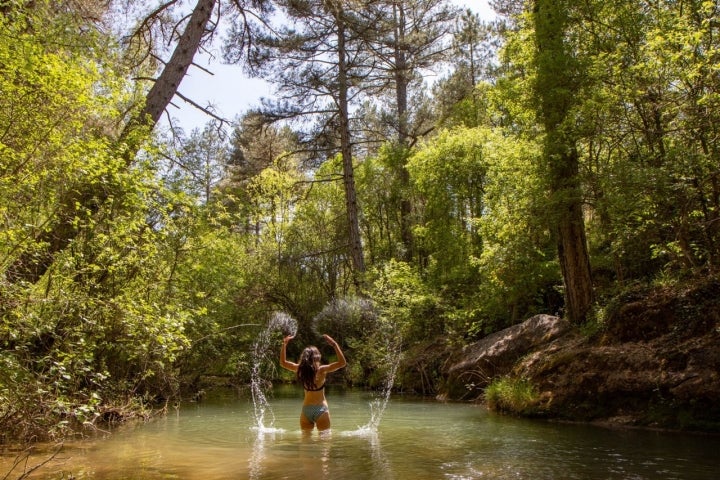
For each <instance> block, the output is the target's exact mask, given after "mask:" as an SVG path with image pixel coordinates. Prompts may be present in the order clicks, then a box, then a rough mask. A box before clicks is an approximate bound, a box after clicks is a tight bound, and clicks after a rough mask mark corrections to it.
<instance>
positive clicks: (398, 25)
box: [393, 2, 413, 261]
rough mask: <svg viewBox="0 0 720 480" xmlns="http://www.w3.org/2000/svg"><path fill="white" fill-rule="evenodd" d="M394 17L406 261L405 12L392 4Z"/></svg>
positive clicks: (409, 248)
mask: <svg viewBox="0 0 720 480" xmlns="http://www.w3.org/2000/svg"><path fill="white" fill-rule="evenodd" d="M393 14H394V17H395V22H394V23H395V33H394V36H395V39H394V42H395V45H394V49H395V52H394V53H395V101H396V102H397V115H398V144H399V146H400V148H401V149H402V152H401V154H402V156H403V161H402V162H401V164H400V165H399V169H400V171H399V180H400V191H401V192H402V194H401V198H400V238H401V240H402V243H403V247H404V248H405V252H403V257H404V259H405V260H407V261H409V260H411V259H412V257H413V236H412V228H411V214H412V204H411V202H410V198H408V190H409V186H410V173H409V172H408V170H407V165H406V161H405V157H406V155H407V147H408V145H407V143H408V118H407V116H408V112H407V110H408V108H407V101H408V99H407V97H408V93H407V89H408V83H409V79H408V65H407V55H406V52H405V48H406V47H405V28H406V26H405V10H404V7H403V5H402V2H400V5H398V4H395V5H393Z"/></svg>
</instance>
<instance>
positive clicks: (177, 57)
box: [7, 0, 215, 283]
mask: <svg viewBox="0 0 720 480" xmlns="http://www.w3.org/2000/svg"><path fill="white" fill-rule="evenodd" d="M172 3H174V2H171V4H172ZM167 6H168V4H165V5H163V7H161V9H162V8H165V7H167ZM214 6H215V0H199V1H198V3H197V5H196V6H195V8H194V10H193V12H192V15H191V16H190V18H189V21H188V22H187V25H186V28H185V30H184V32H183V34H182V35H181V36H180V38H179V40H178V43H177V45H176V47H175V51H174V53H173V55H172V56H171V58H170V60H169V61H168V62H167V63H166V64H165V67H164V68H163V70H162V72H161V73H160V75H159V76H158V78H157V79H156V80H155V82H154V84H153V87H152V88H151V89H150V90H149V91H148V93H147V95H146V98H145V102H144V103H143V107H142V108H141V109H140V110H139V112H138V113H137V114H136V115H135V116H134V117H133V118H132V119H131V120H130V121H129V122H128V123H127V125H126V126H125V128H124V129H123V131H122V133H121V134H120V136H119V139H118V140H114V141H112V147H111V148H112V149H113V150H115V151H116V153H117V154H118V155H122V156H123V158H124V159H125V160H124V162H125V166H126V168H127V167H129V166H130V165H131V164H132V162H133V161H134V160H135V156H136V154H137V153H138V151H139V150H140V148H141V146H142V141H143V139H144V138H145V137H144V134H145V133H146V132H147V131H148V130H149V129H152V127H153V126H154V125H155V123H156V122H157V121H158V119H159V118H160V115H161V114H162V112H163V111H164V110H165V108H166V107H167V106H168V104H169V102H170V100H171V99H172V97H173V95H174V94H175V93H176V92H177V88H178V86H179V84H180V81H181V80H182V78H183V77H184V75H185V73H186V72H187V69H188V68H189V66H190V64H191V63H192V58H193V56H194V55H195V53H196V52H197V50H198V48H199V47H200V44H201V42H202V40H203V38H204V37H205V35H206V33H207V31H206V26H207V24H208V22H209V20H210V15H211V13H212V10H213V8H214ZM98 187H99V185H85V186H78V187H77V188H75V189H73V190H70V191H68V192H67V193H66V194H65V195H64V197H63V198H60V199H59V200H58V207H57V209H56V212H55V213H54V215H53V216H52V218H50V219H49V221H48V222H47V224H46V225H45V227H44V228H43V230H42V231H41V232H39V234H38V235H37V236H36V238H35V239H34V243H35V244H36V245H38V246H41V247H40V248H37V249H33V250H25V251H23V252H21V253H20V255H19V256H18V257H17V259H16V260H15V262H14V263H13V265H12V266H11V267H10V268H9V269H8V271H7V274H8V278H10V279H11V280H12V281H19V280H24V281H27V282H31V283H34V282H36V281H37V280H39V279H40V278H41V277H42V276H43V275H44V274H45V272H46V271H47V269H48V268H49V267H50V265H51V264H52V262H53V260H54V258H55V255H56V254H57V253H58V252H60V251H62V250H63V249H64V248H66V247H67V246H68V245H69V244H70V242H71V241H72V240H73V239H74V238H75V237H76V236H77V235H78V234H79V230H78V228H77V221H76V218H77V213H78V209H84V210H87V211H88V212H89V213H90V215H91V216H92V215H93V214H94V213H95V212H97V210H98V208H100V206H101V205H102V204H103V203H104V202H105V201H106V200H107V198H108V197H109V194H110V192H109V191H108V189H107V188H105V187H104V186H103V187H101V188H98Z"/></svg>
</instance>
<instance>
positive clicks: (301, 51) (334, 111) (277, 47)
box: [255, 0, 369, 281]
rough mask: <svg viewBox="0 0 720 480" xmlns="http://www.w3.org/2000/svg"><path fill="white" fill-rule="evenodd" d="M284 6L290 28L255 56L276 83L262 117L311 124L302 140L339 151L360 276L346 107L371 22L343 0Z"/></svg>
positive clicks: (362, 63)
mask: <svg viewBox="0 0 720 480" xmlns="http://www.w3.org/2000/svg"><path fill="white" fill-rule="evenodd" d="M283 6H284V8H285V12H286V14H287V16H288V18H289V19H291V21H292V22H293V26H292V27H290V26H288V25H281V26H279V27H278V28H277V30H276V31H277V35H274V36H267V37H265V38H264V39H263V40H262V42H261V43H259V44H258V47H262V48H258V49H257V50H256V55H255V61H256V65H257V67H258V69H259V71H260V73H261V74H263V75H265V77H266V78H268V79H269V80H271V81H272V82H274V83H275V84H276V85H277V88H278V93H279V97H280V98H279V100H278V101H277V102H275V103H274V104H268V105H266V106H267V107H268V108H267V111H266V115H268V117H271V118H275V119H276V120H295V121H302V122H303V123H304V125H305V126H308V125H312V127H313V129H312V130H311V131H309V132H307V135H306V138H304V139H303V141H304V143H305V144H307V145H310V144H313V145H314V147H313V148H314V149H315V151H316V153H318V154H319V153H324V154H325V155H327V156H328V157H329V156H331V155H332V154H333V153H334V152H337V151H339V153H340V155H341V158H342V165H343V176H342V180H343V185H344V192H345V207H346V214H347V232H348V250H349V252H350V257H351V259H352V263H353V268H354V271H355V272H356V274H358V275H361V274H362V273H363V272H364V271H365V258H364V253H363V246H362V238H361V235H360V227H359V215H360V210H359V207H358V203H357V195H356V192H355V178H354V165H353V134H352V132H351V125H350V105H351V102H352V101H353V100H354V99H355V98H356V96H357V95H358V90H357V88H356V85H358V84H359V81H360V79H361V78H362V76H363V75H364V74H365V71H364V70H365V69H367V66H368V63H367V58H368V57H367V53H366V52H364V51H363V50H362V48H361V44H360V42H359V41H358V40H359V33H358V30H362V29H367V28H369V24H368V23H365V22H358V21H357V17H356V16H355V15H354V14H353V11H352V9H351V8H349V7H350V6H351V5H350V3H349V2H346V1H343V0H331V1H321V0H309V1H305V2H294V1H288V2H284V3H283ZM312 122H315V123H314V124H312ZM321 146H322V147H321ZM358 281H359V277H358Z"/></svg>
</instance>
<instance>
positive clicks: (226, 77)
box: [160, 0, 494, 135]
mask: <svg viewBox="0 0 720 480" xmlns="http://www.w3.org/2000/svg"><path fill="white" fill-rule="evenodd" d="M451 1H452V2H453V3H455V4H456V5H458V6H460V7H463V8H470V9H471V10H473V11H475V12H477V13H479V14H480V16H481V18H483V19H490V18H492V17H493V16H494V12H493V10H492V8H490V5H489V3H488V0H451ZM211 53H212V54H202V55H198V56H196V58H195V63H197V64H198V65H200V66H201V67H203V69H206V70H208V71H209V72H212V74H211V73H208V71H204V70H203V69H200V68H197V67H193V66H191V67H190V69H189V70H188V73H187V75H186V76H185V78H184V79H183V81H182V83H181V84H180V88H179V91H180V93H181V94H182V95H183V96H185V97H187V98H190V99H192V100H193V101H194V102H196V103H197V104H199V105H202V106H203V107H208V106H210V107H212V109H213V111H215V112H216V113H217V115H218V116H220V117H222V118H224V119H227V120H234V119H235V118H236V117H237V116H239V115H241V114H242V113H244V112H246V111H247V110H249V109H250V108H253V107H256V106H258V105H259V104H260V98H261V97H269V96H271V94H272V87H271V86H270V85H269V84H268V83H267V82H265V81H264V80H260V79H257V78H248V76H247V75H245V74H244V73H243V71H242V67H241V66H240V65H227V64H224V63H223V62H222V52H221V51H220V45H217V46H216V47H215V50H214V51H212V52H211ZM168 112H169V114H170V116H171V117H172V118H173V126H175V127H178V126H179V127H181V128H182V129H183V130H184V131H185V133H186V134H188V135H189V134H190V133H191V131H192V130H193V129H196V128H197V129H202V128H203V127H204V125H205V124H206V123H207V122H209V121H210V120H212V118H211V117H209V116H208V115H206V114H205V113H203V112H201V111H200V110H199V109H197V108H195V107H194V106H192V105H190V104H188V103H186V102H185V101H183V100H182V99H181V98H179V97H177V96H176V97H175V98H174V99H173V103H172V105H170V106H169V107H168ZM160 126H161V128H162V127H167V126H168V122H167V118H166V117H165V116H164V117H163V119H162V120H161V122H160Z"/></svg>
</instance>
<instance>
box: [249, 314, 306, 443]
mask: <svg viewBox="0 0 720 480" xmlns="http://www.w3.org/2000/svg"><path fill="white" fill-rule="evenodd" d="M297 327H298V326H297V321H296V320H295V319H294V318H292V317H291V316H290V315H288V314H287V313H285V312H275V313H273V315H272V317H271V318H270V321H269V322H268V324H267V327H265V330H263V331H262V332H260V334H259V335H258V337H257V339H256V340H255V345H254V346H253V366H252V370H251V371H250V393H251V394H252V401H253V415H254V418H255V425H254V426H253V427H252V428H253V430H255V431H257V432H258V434H265V433H279V432H282V431H283V430H282V429H279V428H275V426H274V425H275V414H274V413H273V411H272V408H271V407H270V403H269V402H268V400H267V395H266V391H268V390H269V389H270V387H271V386H272V384H271V383H270V382H269V381H268V380H265V378H267V377H268V376H269V375H265V373H266V372H267V371H268V370H273V369H274V368H275V363H274V361H273V360H274V359H275V356H276V355H277V351H276V350H277V348H276V345H274V344H273V339H274V336H275V335H274V334H276V332H280V333H281V334H282V335H283V336H287V335H292V336H294V335H295V334H297Z"/></svg>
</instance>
